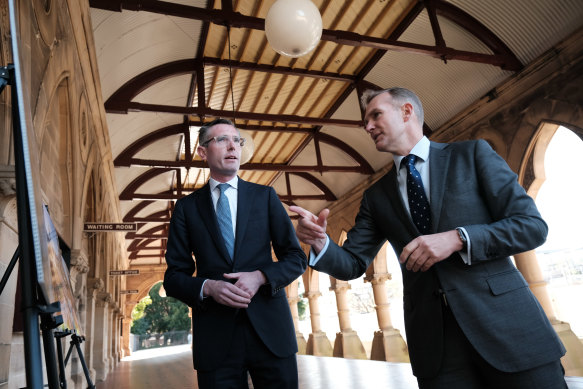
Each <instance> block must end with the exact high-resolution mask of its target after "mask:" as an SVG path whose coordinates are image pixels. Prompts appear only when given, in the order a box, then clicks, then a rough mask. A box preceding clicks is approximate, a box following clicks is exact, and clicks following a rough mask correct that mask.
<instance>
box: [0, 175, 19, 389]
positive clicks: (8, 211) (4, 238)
mask: <svg viewBox="0 0 583 389" xmlns="http://www.w3.org/2000/svg"><path fill="white" fill-rule="evenodd" d="M4 184H6V185H8V184H7V183H6V181H3V179H2V178H1V176H0V247H1V249H0V277H2V276H4V273H5V272H6V269H7V268H8V265H9V263H10V261H11V260H12V257H13V255H14V252H15V251H16V248H17V247H18V217H17V211H16V196H14V195H10V194H9V193H8V192H5V191H4V189H2V188H3V187H4V186H3V185H4ZM17 281H18V263H17V264H16V266H15V267H14V269H13V270H12V273H11V275H10V278H9V279H8V283H7V284H6V286H5V288H4V291H3V292H2V294H1V295H0V312H2V314H0V387H4V384H6V383H7V382H8V378H9V376H10V375H11V374H10V366H11V362H12V363H13V364H14V362H15V360H16V361H18V360H19V359H22V361H24V357H23V355H22V351H23V348H22V347H20V346H18V345H15V346H13V333H12V332H13V329H12V321H13V319H14V312H15V306H14V303H15V301H14V300H15V296H16V288H17ZM19 310H20V307H18V308H16V312H18V311H19ZM11 355H12V358H13V360H12V361H11V360H10V359H11ZM22 363H23V362H20V363H19V365H20V364H22ZM22 375H24V372H22ZM10 378H11V382H10V384H14V382H17V381H16V380H15V379H14V377H10Z"/></svg>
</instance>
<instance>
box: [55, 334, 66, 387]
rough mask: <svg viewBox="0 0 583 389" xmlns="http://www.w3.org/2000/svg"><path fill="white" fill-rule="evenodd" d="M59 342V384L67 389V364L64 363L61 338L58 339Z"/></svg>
mask: <svg viewBox="0 0 583 389" xmlns="http://www.w3.org/2000/svg"><path fill="white" fill-rule="evenodd" d="M56 341H57V358H58V360H59V384H60V385H61V388H62V389H67V378H66V377H65V363H64V362H63V346H62V345H61V338H59V337H56Z"/></svg>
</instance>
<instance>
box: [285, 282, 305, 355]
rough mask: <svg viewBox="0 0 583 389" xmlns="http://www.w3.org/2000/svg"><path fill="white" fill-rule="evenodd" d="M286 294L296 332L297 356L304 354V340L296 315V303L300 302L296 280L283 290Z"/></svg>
mask: <svg viewBox="0 0 583 389" xmlns="http://www.w3.org/2000/svg"><path fill="white" fill-rule="evenodd" d="M285 291H286V294H287V301H288V303H289V309H290V311H291V315H292V319H293V321H294V328H295V330H296V341H297V343H298V354H305V353H306V347H307V343H306V339H305V338H304V335H303V334H302V333H301V332H300V315H299V313H298V302H299V301H300V296H299V295H298V280H295V281H294V282H292V283H291V284H289V285H288V286H286V288H285Z"/></svg>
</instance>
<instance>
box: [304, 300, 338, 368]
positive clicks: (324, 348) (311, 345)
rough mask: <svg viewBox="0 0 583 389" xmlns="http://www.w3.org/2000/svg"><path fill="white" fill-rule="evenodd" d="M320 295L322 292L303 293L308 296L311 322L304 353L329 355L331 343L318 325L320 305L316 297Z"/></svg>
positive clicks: (330, 353)
mask: <svg viewBox="0 0 583 389" xmlns="http://www.w3.org/2000/svg"><path fill="white" fill-rule="evenodd" d="M321 295H322V293H320V292H306V293H304V297H307V298H308V302H309V305H310V322H311V324H312V333H311V334H310V336H309V338H308V344H307V346H306V354H308V355H316V356H322V357H331V356H332V354H333V353H332V345H331V344H330V340H328V337H327V336H326V333H324V332H323V331H322V327H321V325H320V306H319V305H318V297H320V296H321Z"/></svg>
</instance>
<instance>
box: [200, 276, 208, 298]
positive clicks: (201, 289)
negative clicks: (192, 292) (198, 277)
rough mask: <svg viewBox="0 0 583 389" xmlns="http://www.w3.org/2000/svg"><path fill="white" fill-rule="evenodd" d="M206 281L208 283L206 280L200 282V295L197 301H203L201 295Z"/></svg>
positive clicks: (202, 295)
mask: <svg viewBox="0 0 583 389" xmlns="http://www.w3.org/2000/svg"><path fill="white" fill-rule="evenodd" d="M207 281H208V279H207V280H204V281H203V282H202V286H201V287H200V295H199V296H198V299H199V301H202V300H203V299H204V293H203V291H204V284H205V283H206V282H207Z"/></svg>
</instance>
